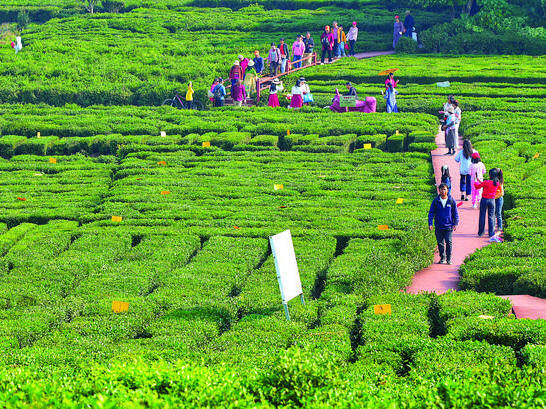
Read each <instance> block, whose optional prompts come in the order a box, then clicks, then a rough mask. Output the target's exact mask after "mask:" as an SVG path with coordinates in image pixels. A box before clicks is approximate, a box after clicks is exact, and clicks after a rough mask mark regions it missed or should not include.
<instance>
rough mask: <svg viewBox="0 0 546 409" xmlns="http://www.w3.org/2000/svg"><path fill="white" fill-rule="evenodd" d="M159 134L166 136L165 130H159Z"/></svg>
mask: <svg viewBox="0 0 546 409" xmlns="http://www.w3.org/2000/svg"><path fill="white" fill-rule="evenodd" d="M159 135H161V136H163V137H165V136H167V132H165V131H161V132H160V133H159Z"/></svg>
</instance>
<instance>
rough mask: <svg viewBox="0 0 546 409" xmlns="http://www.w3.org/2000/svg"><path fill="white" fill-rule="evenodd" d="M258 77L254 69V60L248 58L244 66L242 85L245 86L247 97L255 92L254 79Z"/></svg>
mask: <svg viewBox="0 0 546 409" xmlns="http://www.w3.org/2000/svg"><path fill="white" fill-rule="evenodd" d="M257 79H258V74H256V71H255V70H254V61H252V60H250V61H249V62H248V66H247V67H246V74H245V79H244V81H243V85H244V86H245V90H246V93H247V95H248V96H249V97H252V96H253V95H254V94H256V80H257Z"/></svg>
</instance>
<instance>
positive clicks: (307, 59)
mask: <svg viewBox="0 0 546 409" xmlns="http://www.w3.org/2000/svg"><path fill="white" fill-rule="evenodd" d="M303 43H304V44H305V52H304V53H303V65H309V64H311V62H312V61H311V57H312V56H313V48H314V47H315V41H314V40H313V37H311V34H310V33H309V32H307V33H306V34H305V38H304V39H303Z"/></svg>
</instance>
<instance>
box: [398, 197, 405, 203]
mask: <svg viewBox="0 0 546 409" xmlns="http://www.w3.org/2000/svg"><path fill="white" fill-rule="evenodd" d="M402 203H404V199H403V198H401V197H399V198H398V199H396V204H402Z"/></svg>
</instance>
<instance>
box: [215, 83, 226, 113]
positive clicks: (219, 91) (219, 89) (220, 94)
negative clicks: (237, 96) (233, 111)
mask: <svg viewBox="0 0 546 409" xmlns="http://www.w3.org/2000/svg"><path fill="white" fill-rule="evenodd" d="M212 95H214V106H215V107H223V106H224V100H225V98H226V88H225V87H224V80H223V79H222V78H218V84H217V85H216V86H215V87H214V90H213V91H212Z"/></svg>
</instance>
